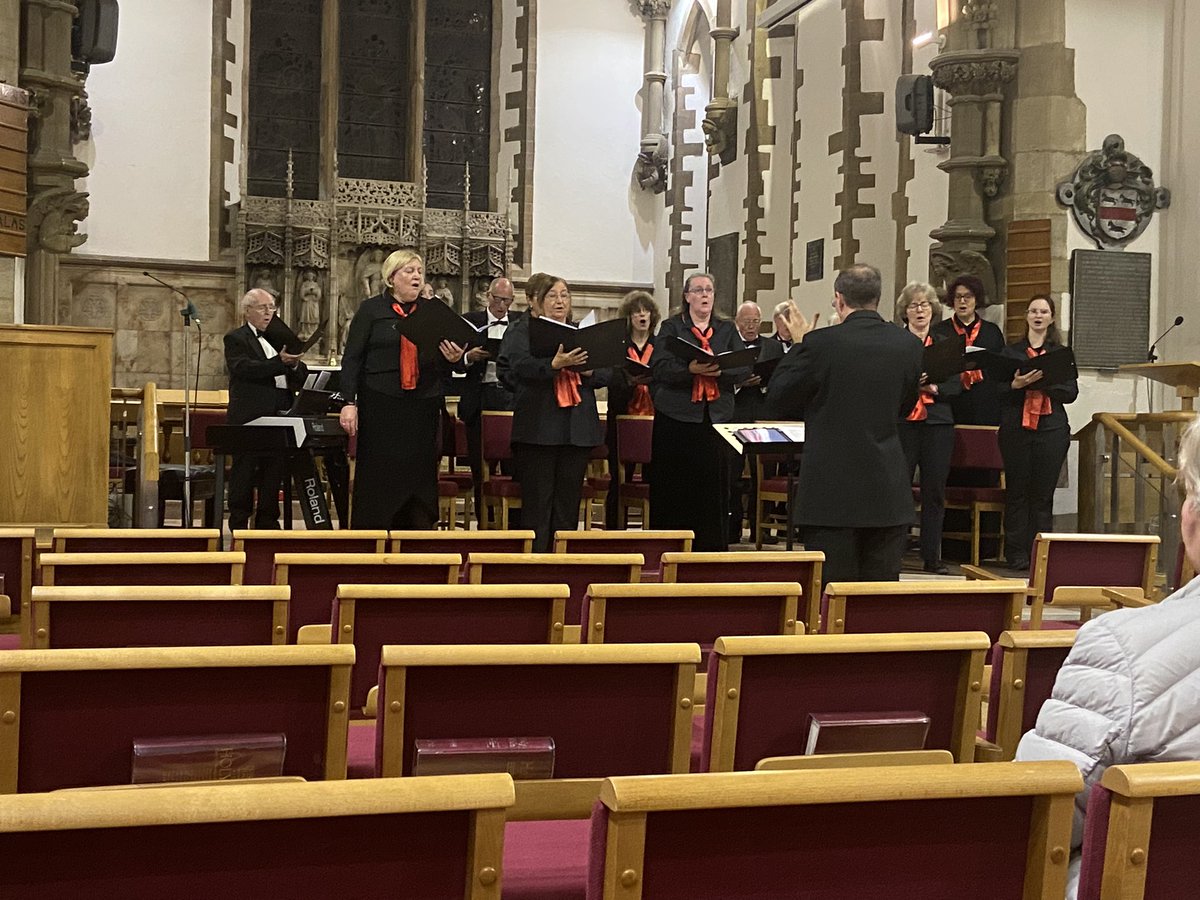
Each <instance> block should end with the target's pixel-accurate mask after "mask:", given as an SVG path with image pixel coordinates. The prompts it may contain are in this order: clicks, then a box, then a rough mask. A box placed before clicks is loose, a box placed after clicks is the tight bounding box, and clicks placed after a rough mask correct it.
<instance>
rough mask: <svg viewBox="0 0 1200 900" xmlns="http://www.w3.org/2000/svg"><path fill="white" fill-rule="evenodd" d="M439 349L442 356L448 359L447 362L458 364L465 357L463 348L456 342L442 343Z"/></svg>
mask: <svg viewBox="0 0 1200 900" xmlns="http://www.w3.org/2000/svg"><path fill="white" fill-rule="evenodd" d="M438 349H439V350H441V351H442V356H444V357H446V361H447V362H452V363H456V362H458V361H459V360H460V359H462V357H463V348H462V347H460V346H458V344H456V343H454V341H442V342H441V343H440V344H438Z"/></svg>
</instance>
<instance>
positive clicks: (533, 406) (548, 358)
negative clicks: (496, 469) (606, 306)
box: [498, 278, 609, 553]
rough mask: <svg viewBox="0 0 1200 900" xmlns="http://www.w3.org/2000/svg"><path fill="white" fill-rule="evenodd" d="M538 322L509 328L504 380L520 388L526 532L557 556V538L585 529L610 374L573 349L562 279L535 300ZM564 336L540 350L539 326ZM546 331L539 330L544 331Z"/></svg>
mask: <svg viewBox="0 0 1200 900" xmlns="http://www.w3.org/2000/svg"><path fill="white" fill-rule="evenodd" d="M531 309H532V313H533V314H532V315H530V316H523V317H522V318H520V319H518V320H517V321H516V322H515V323H513V324H512V325H510V326H509V328H508V330H507V331H506V332H505V334H504V341H503V343H502V344H501V345H500V358H499V360H498V369H499V374H500V378H501V379H502V380H503V381H504V382H505V383H506V384H509V385H511V386H512V387H513V389H514V392H515V396H514V399H513V422H512V449H513V463H514V464H515V466H516V475H517V481H518V482H519V483H520V485H521V524H522V525H523V526H524V527H526V528H530V529H532V530H533V533H534V539H533V551H534V552H535V553H544V552H546V551H548V550H550V549H551V542H552V540H553V538H554V532H555V531H569V530H574V529H575V528H577V527H578V526H579V499H580V494H581V493H582V489H583V478H584V474H585V473H586V471H587V466H588V460H589V459H590V458H591V455H592V450H593V449H594V448H595V447H596V446H597V445H599V444H601V443H603V441H604V431H603V429H602V428H601V426H600V416H599V414H598V413H597V411H596V391H595V389H596V388H597V387H604V386H605V385H607V384H608V381H609V370H607V369H600V370H597V371H593V370H592V369H591V368H589V366H590V363H589V351H587V350H585V349H583V348H582V347H576V348H575V349H573V350H567V349H564V344H570V343H572V342H571V341H570V340H569V338H570V335H569V334H567V333H566V332H568V331H571V330H573V329H572V326H571V324H570V322H571V289H570V287H569V286H568V285H567V283H566V282H565V281H563V280H562V279H561V278H553V279H552V280H550V281H547V282H543V283H542V284H541V285H540V286H539V288H538V290H537V292H536V293H535V294H534V295H533V298H532V307H531ZM542 318H545V319H550V320H552V321H553V322H555V323H557V324H555V325H551V326H549V327H551V328H560V327H561V328H563V329H564V334H562V335H560V340H559V343H558V344H556V345H555V348H554V349H552V350H549V351H545V350H543V351H542V352H540V353H538V352H535V351H534V350H533V349H532V346H533V344H532V343H531V332H532V330H533V327H534V326H535V324H536V323H537V322H538V320H539V319H542ZM545 325H546V323H542V325H540V326H538V327H539V329H540V328H542V327H543V326H545Z"/></svg>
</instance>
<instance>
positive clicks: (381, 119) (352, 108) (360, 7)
mask: <svg viewBox="0 0 1200 900" xmlns="http://www.w3.org/2000/svg"><path fill="white" fill-rule="evenodd" d="M431 5H435V4H431ZM411 30H412V17H411V2H410V0H354V2H351V3H348V2H342V3H341V4H340V6H339V12H338V35H339V49H338V69H339V74H340V93H339V95H338V139H337V148H338V149H337V153H338V175H339V176H340V177H342V178H371V179H375V180H377V181H413V180H415V179H416V178H417V177H419V175H420V173H414V172H410V171H409V170H408V152H409V151H408V135H409V133H410V122H411V118H412V117H411V115H410V101H411V97H410V93H409V92H410V91H411V89H412V84H411V79H410V77H409V69H410V68H411V65H410V51H409V46H410V41H411V36H410V34H411Z"/></svg>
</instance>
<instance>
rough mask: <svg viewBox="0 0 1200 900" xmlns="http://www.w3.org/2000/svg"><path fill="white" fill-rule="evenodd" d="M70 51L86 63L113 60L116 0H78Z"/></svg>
mask: <svg viewBox="0 0 1200 900" xmlns="http://www.w3.org/2000/svg"><path fill="white" fill-rule="evenodd" d="M71 55H72V56H73V57H75V59H78V60H81V61H82V62H85V63H87V64H89V65H98V64H100V63H106V62H112V60H113V57H114V56H116V55H117V0H79V16H78V18H76V19H75V25H74V27H73V28H72V29H71Z"/></svg>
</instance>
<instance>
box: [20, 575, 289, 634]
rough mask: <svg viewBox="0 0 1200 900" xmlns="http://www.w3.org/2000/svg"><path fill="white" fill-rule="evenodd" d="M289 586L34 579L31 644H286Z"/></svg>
mask: <svg viewBox="0 0 1200 900" xmlns="http://www.w3.org/2000/svg"><path fill="white" fill-rule="evenodd" d="M288 593H289V592H288V588H287V587H275V586H273V585H252V586H242V585H197V586H188V587H151V586H134V587H97V588H92V587H35V588H34V589H33V617H32V621H31V626H30V631H31V633H32V635H33V640H32V642H31V643H30V644H28V645H27V648H28V649H32V650H45V649H49V648H62V647H77V648H83V647H193V646H195V647H201V646H227V647H229V646H233V647H237V646H245V645H252V644H282V643H284V641H285V640H286V639H287V618H288Z"/></svg>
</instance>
